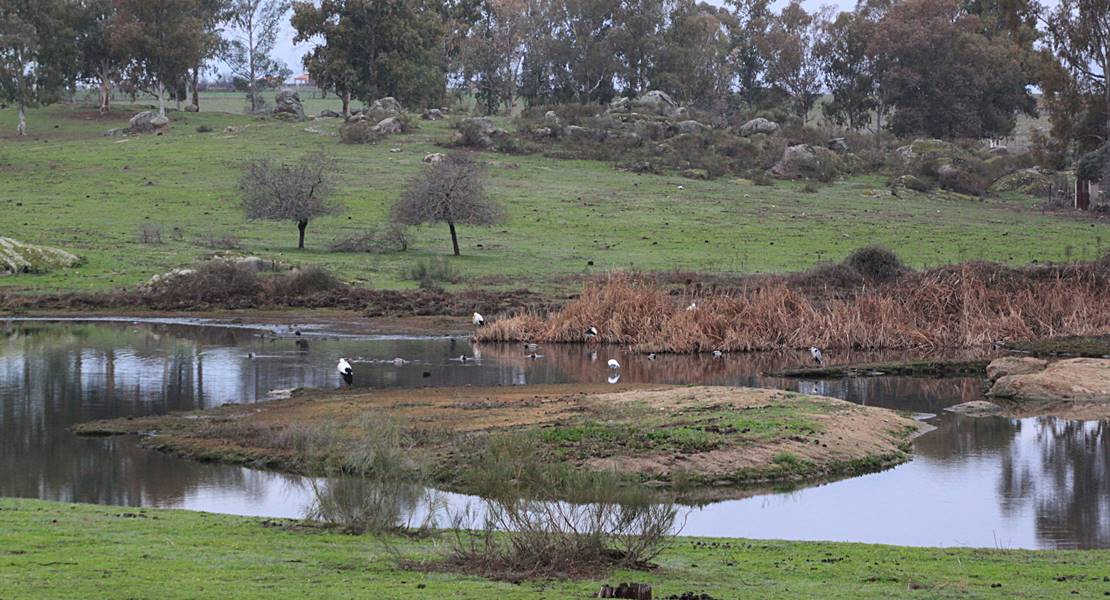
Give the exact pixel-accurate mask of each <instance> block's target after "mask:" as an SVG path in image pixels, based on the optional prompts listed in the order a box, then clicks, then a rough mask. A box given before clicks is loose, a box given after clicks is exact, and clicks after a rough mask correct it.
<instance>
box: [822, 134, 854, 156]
mask: <svg viewBox="0 0 1110 600" xmlns="http://www.w3.org/2000/svg"><path fill="white" fill-rule="evenodd" d="M825 147H826V148H828V149H829V150H832V151H833V152H836V153H838V154H844V153H846V152H848V150H849V148H848V140H846V139H844V138H842V137H838V138H833V139H831V140H829V141H828V142H826V143H825Z"/></svg>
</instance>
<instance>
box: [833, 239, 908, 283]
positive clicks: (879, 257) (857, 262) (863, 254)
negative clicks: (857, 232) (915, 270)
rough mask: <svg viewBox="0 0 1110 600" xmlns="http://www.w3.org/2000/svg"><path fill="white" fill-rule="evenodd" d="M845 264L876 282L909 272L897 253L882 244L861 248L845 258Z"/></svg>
mask: <svg viewBox="0 0 1110 600" xmlns="http://www.w3.org/2000/svg"><path fill="white" fill-rule="evenodd" d="M844 265H845V266H847V267H849V268H851V269H852V270H854V271H856V272H857V273H859V274H860V275H863V276H864V277H866V278H867V279H869V280H871V281H874V282H881V281H889V280H891V279H895V278H897V277H900V276H901V275H903V274H905V273H908V272H909V268H908V267H906V265H905V264H903V263H902V261H901V260H899V258H898V255H897V254H895V253H893V252H891V251H890V250H887V249H886V248H883V247H882V246H867V247H865V248H860V249H858V250H856V251H854V252H852V253H851V254H849V255H848V257H847V258H845V259H844Z"/></svg>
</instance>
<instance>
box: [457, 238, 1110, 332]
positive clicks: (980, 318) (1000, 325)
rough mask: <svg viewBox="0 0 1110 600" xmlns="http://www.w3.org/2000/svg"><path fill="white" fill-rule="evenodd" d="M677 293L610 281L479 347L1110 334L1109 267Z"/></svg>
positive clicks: (952, 272)
mask: <svg viewBox="0 0 1110 600" xmlns="http://www.w3.org/2000/svg"><path fill="white" fill-rule="evenodd" d="M689 300H690V299H689V298H687V297H678V298H676V297H674V296H672V295H670V294H669V293H667V291H666V290H665V289H663V288H662V287H660V286H658V285H657V284H656V283H654V281H653V280H651V279H650V278H646V277H640V276H636V275H628V274H616V275H611V276H609V277H607V278H605V279H603V280H599V281H594V282H591V283H589V284H587V285H586V287H585V289H584V291H583V293H582V295H581V296H580V297H579V298H578V299H576V300H574V301H573V302H570V303H569V304H567V305H565V306H564V307H563V308H561V309H559V310H557V311H555V312H552V313H550V314H548V315H547V316H546V317H541V316H539V315H534V314H533V315H523V316H518V317H513V318H508V319H503V320H495V321H493V322H492V323H490V324H489V325H487V326H486V327H483V328H482V330H481V331H479V332H478V335H477V338H478V340H479V341H524V340H531V341H536V342H548V343H553V342H582V341H586V338H585V335H584V334H585V331H586V329H587V328H588V327H590V326H594V327H597V329H598V331H599V334H600V335H599V336H598V337H599V341H601V342H605V343H613V344H621V345H627V346H631V347H633V348H635V349H637V350H640V351H644V352H677V353H689V352H706V351H712V350H723V351H732V352H735V351H753V350H781V349H797V348H808V347H809V346H819V347H822V348H841V349H857V350H884V349H930V348H958V347H972V346H980V345H986V344H990V343H994V342H1003V341H1013V340H1021V339H1030V338H1040V337H1050V336H1060V335H1102V334H1108V333H1110V260H1107V259H1103V260H1102V261H1098V262H1092V263H1076V264H1069V265H1049V266H1039V267H1029V268H1024V269H1012V268H1007V267H1002V266H999V265H994V264H986V263H967V264H962V265H955V266H951V267H944V268H940V269H934V270H930V271H926V272H921V273H907V274H904V275H901V276H899V277H896V278H893V279H891V280H890V281H887V282H884V283H880V284H874V285H871V286H863V287H860V288H859V289H857V290H853V292H852V293H850V294H844V293H843V292H842V290H838V291H837V293H835V294H832V293H830V294H820V293H816V294H815V293H812V292H810V293H806V292H804V291H802V290H801V289H799V288H798V287H797V286H794V285H792V284H791V279H790V278H765V279H761V280H758V281H757V284H756V285H754V286H752V287H750V288H747V289H736V290H732V291H726V292H716V293H713V294H710V295H706V296H703V297H699V298H697V309H696V310H686V306H687V304H689Z"/></svg>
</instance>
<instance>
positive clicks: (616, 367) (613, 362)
mask: <svg viewBox="0 0 1110 600" xmlns="http://www.w3.org/2000/svg"><path fill="white" fill-rule="evenodd" d="M609 369H610V370H611V371H620V370H621V364H620V363H619V362H617V359H615V358H610V359H609Z"/></svg>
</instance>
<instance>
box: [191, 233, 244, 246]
mask: <svg viewBox="0 0 1110 600" xmlns="http://www.w3.org/2000/svg"><path fill="white" fill-rule="evenodd" d="M197 244H198V245H200V246H204V247H205V248H210V249H212V250H239V249H240V248H242V247H243V243H242V241H240V240H239V238H238V237H237V236H234V235H232V234H230V233H225V234H214V233H206V234H203V235H201V236H200V237H198V238H197Z"/></svg>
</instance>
